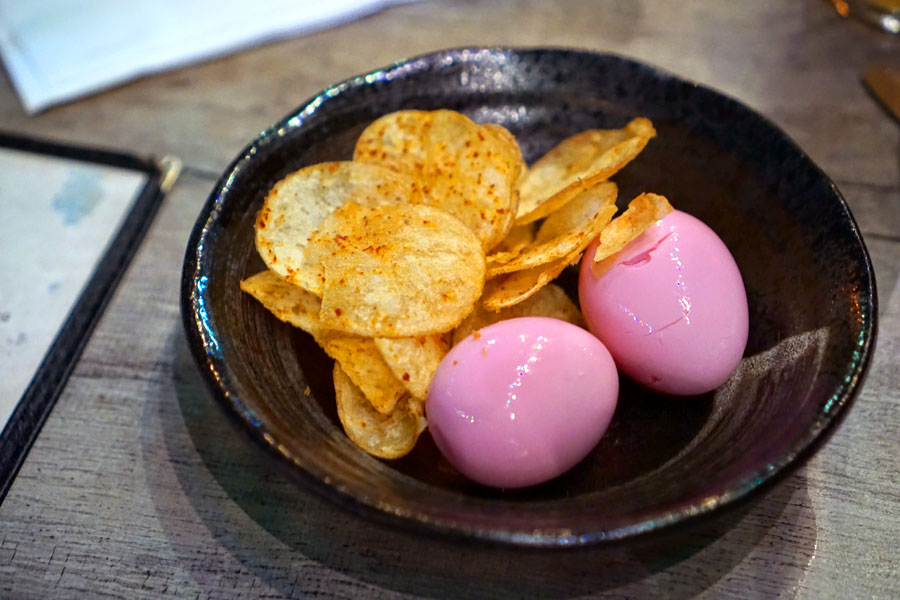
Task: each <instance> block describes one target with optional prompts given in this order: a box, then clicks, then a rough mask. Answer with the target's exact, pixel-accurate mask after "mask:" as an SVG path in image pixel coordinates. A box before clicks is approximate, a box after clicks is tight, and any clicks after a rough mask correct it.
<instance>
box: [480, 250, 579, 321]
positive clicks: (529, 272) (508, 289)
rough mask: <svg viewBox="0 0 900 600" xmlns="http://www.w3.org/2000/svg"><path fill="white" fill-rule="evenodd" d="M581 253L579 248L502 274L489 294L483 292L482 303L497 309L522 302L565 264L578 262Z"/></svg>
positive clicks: (565, 265)
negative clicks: (536, 264)
mask: <svg viewBox="0 0 900 600" xmlns="http://www.w3.org/2000/svg"><path fill="white" fill-rule="evenodd" d="M581 253H582V251H581V250H579V251H578V252H574V253H572V254H570V255H568V256H565V257H563V258H558V259H556V260H554V261H553V262H549V263H545V264H542V265H538V266H536V267H532V268H530V269H525V270H524V271H515V272H513V273H510V274H509V275H505V276H503V277H502V278H500V279H498V280H497V287H496V288H495V289H494V290H493V291H492V292H491V293H490V294H485V296H484V298H483V299H482V304H483V305H484V307H485V308H486V309H488V310H493V311H497V310H500V309H502V308H508V307H510V306H513V305H516V304H518V303H520V302H524V301H525V300H527V299H528V298H530V297H531V296H533V295H534V294H536V293H537V292H538V290H540V289H541V288H542V287H544V286H545V285H547V284H548V283H550V282H551V281H553V280H554V279H555V278H556V276H557V275H559V274H560V273H562V271H563V269H565V268H566V267H567V266H569V265H571V264H574V263H576V262H578V259H579V258H581Z"/></svg>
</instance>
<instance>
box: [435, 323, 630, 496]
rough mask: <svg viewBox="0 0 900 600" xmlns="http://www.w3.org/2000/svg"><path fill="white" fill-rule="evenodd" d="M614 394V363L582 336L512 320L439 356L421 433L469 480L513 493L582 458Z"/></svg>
mask: <svg viewBox="0 0 900 600" xmlns="http://www.w3.org/2000/svg"><path fill="white" fill-rule="evenodd" d="M618 391H619V380H618V373H617V371H616V367H615V364H614V363H613V360H612V357H611V356H610V354H609V352H608V351H607V349H606V347H605V346H604V345H603V344H602V343H601V342H600V341H599V340H598V339H597V338H596V337H594V336H593V335H591V334H590V333H589V332H588V331H585V330H584V329H582V328H580V327H576V326H575V325H572V324H570V323H567V322H565V321H560V320H558V319H549V318H542V317H524V318H518V319H510V320H507V321H501V322H499V323H495V324H493V325H489V326H487V327H484V328H483V329H480V330H479V331H477V332H475V333H474V334H472V335H470V336H469V337H467V338H466V339H464V340H463V341H461V342H460V343H458V344H457V345H456V346H454V347H453V349H451V350H450V352H449V353H448V354H447V356H446V357H444V359H443V361H441V364H440V365H439V366H438V369H437V372H436V373H435V375H434V378H433V379H432V382H431V385H430V386H429V389H428V398H427V400H426V414H427V417H428V428H429V431H430V432H431V436H432V438H433V439H434V441H435V443H436V444H437V446H438V448H439V449H440V450H441V453H442V454H443V455H444V456H445V457H446V459H447V460H448V461H449V462H450V463H451V464H452V465H453V466H454V467H456V469H457V470H459V471H460V472H461V473H462V474H463V475H465V476H466V477H468V478H469V479H472V480H473V481H476V482H478V483H481V484H484V485H488V486H492V487H498V488H520V487H525V486H529V485H534V484H537V483H541V482H544V481H547V480H549V479H552V478H553V477H556V476H557V475H560V474H562V473H563V472H565V471H567V470H568V469H570V468H571V467H573V466H574V465H575V464H576V463H578V462H579V461H580V460H581V459H582V458H584V457H585V456H586V455H587V454H588V453H589V452H590V451H591V449H592V448H593V447H594V446H595V445H596V444H597V442H598V441H599V440H600V438H601V437H602V436H603V433H604V432H605V431H606V428H607V427H608V425H609V422H610V420H611V419H612V415H613V412H614V411H615V407H616V399H617V395H618Z"/></svg>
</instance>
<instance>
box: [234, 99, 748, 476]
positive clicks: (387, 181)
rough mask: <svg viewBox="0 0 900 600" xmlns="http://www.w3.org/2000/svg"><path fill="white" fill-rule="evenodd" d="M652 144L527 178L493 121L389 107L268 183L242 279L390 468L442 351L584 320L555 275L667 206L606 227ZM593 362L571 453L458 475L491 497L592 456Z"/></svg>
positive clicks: (634, 234) (584, 154)
mask: <svg viewBox="0 0 900 600" xmlns="http://www.w3.org/2000/svg"><path fill="white" fill-rule="evenodd" d="M654 135H655V130H654V129H653V126H652V124H651V123H650V121H649V120H647V119H643V118H638V119H634V120H633V121H631V122H630V123H628V124H627V125H626V126H625V127H623V128H622V129H617V130H591V131H588V132H583V133H581V134H578V135H576V136H573V137H572V138H568V139H566V140H564V141H563V142H562V143H561V144H559V145H558V146H557V147H556V148H554V149H553V150H551V151H550V152H549V153H547V154H546V155H545V156H544V157H542V158H541V159H540V160H538V161H537V162H535V163H534V164H533V165H532V166H531V167H530V168H529V167H528V166H527V165H526V164H525V162H524V160H523V159H522V154H521V151H520V149H519V147H518V144H517V142H516V140H515V138H514V137H513V136H512V134H511V133H510V132H508V131H507V130H506V129H504V128H502V127H500V126H498V125H494V124H485V125H481V124H477V123H475V122H473V121H471V120H470V119H469V118H468V117H465V116H464V115H462V114H460V113H456V112H453V111H448V110H438V111H415V110H408V111H399V112H395V113H390V114H388V115H385V116H384V117H381V118H379V119H377V120H376V121H374V122H373V123H372V124H370V125H369V126H368V127H367V128H366V129H365V130H364V131H363V133H362V134H361V135H360V137H359V139H358V141H357V145H356V149H355V151H354V154H353V160H350V161H338V162H331V163H320V164H317V165H312V166H309V167H306V168H304V169H301V170H299V171H297V172H295V173H292V174H290V175H288V176H287V177H285V178H284V179H282V180H281V181H279V182H278V183H277V184H276V185H275V186H273V188H272V189H271V190H270V192H269V194H268V195H267V197H266V199H265V202H264V204H263V207H262V209H261V210H260V212H259V215H258V218H257V220H256V246H257V250H258V251H259V253H260V256H261V257H262V258H263V261H264V262H265V264H266V266H267V270H266V271H264V272H262V273H259V274H256V275H253V276H251V277H249V278H247V279H245V280H244V281H242V282H241V287H242V289H243V290H244V291H246V292H248V293H250V294H251V295H253V296H254V297H255V298H257V299H258V300H259V301H260V302H261V303H262V304H263V305H264V306H265V307H266V308H267V309H269V310H270V311H271V312H272V313H273V314H274V315H275V316H277V317H278V318H280V319H282V320H284V321H287V322H289V323H291V324H293V325H295V326H297V327H300V328H301V329H303V330H304V331H307V332H308V333H310V334H311V335H312V336H313V338H314V339H315V340H316V342H317V343H318V344H319V345H320V346H321V347H322V348H323V349H324V350H325V352H326V353H327V354H328V355H329V356H330V357H332V358H333V359H334V360H335V362H336V366H335V369H334V384H335V389H336V399H337V408H338V416H339V419H340V421H341V423H342V425H343V427H344V430H345V432H346V433H347V435H348V437H349V438H350V439H351V440H352V441H353V442H354V443H355V444H356V445H357V446H359V447H360V448H362V449H363V450H365V451H366V452H369V453H370V454H372V455H374V456H377V457H379V458H384V459H393V458H399V457H401V456H404V455H405V454H406V453H408V452H409V451H410V450H411V449H412V448H413V447H414V446H415V442H416V439H417V438H418V436H419V435H421V433H422V432H423V431H424V429H425V427H426V426H427V421H426V420H427V419H428V418H430V417H429V415H430V414H432V413H433V414H439V412H440V410H441V409H440V408H439V407H440V406H441V401H440V400H437V398H438V397H439V396H440V394H439V393H438V392H436V391H435V389H432V383H433V380H434V378H435V376H436V375H435V374H436V373H441V372H442V371H443V370H444V369H445V365H446V364H448V363H447V361H448V360H450V361H451V362H450V364H451V365H452V360H458V359H450V358H449V357H450V356H451V355H453V353H454V352H455V351H456V352H461V351H462V350H457V349H458V348H465V347H467V346H468V345H469V344H468V342H467V341H466V340H468V339H470V338H474V337H475V336H477V335H479V333H478V330H479V329H480V328H482V327H485V326H489V327H499V328H500V329H499V330H500V331H503V332H507V334H508V335H511V334H509V333H508V332H509V331H510V330H509V329H508V328H509V327H511V326H512V327H515V326H521V325H523V323H524V324H526V325H527V326H528V327H531V326H532V325H533V324H535V323H536V324H537V325H540V326H544V327H546V328H547V329H548V331H547V332H546V333H547V334H550V333H551V330H552V331H553V332H555V331H557V330H559V329H560V328H562V329H563V330H565V331H568V329H567V328H575V327H576V326H580V325H582V323H583V317H582V315H581V313H580V311H579V309H578V308H577V306H575V305H574V303H572V301H571V300H570V299H569V298H568V297H566V295H565V293H564V292H562V291H561V290H560V289H559V288H557V287H555V286H554V285H553V283H552V282H553V280H554V279H555V278H556V277H557V276H558V275H559V274H560V273H561V272H562V271H563V270H564V269H565V268H566V267H567V266H569V265H572V264H575V263H577V262H578V261H579V259H580V258H581V256H582V254H583V253H584V251H585V249H587V248H588V246H589V245H590V244H591V243H592V242H594V240H598V242H597V243H598V244H599V248H600V249H602V250H603V251H606V252H607V254H609V255H611V256H615V254H616V252H618V251H619V250H621V249H622V248H624V247H626V246H628V244H629V243H630V242H632V241H633V240H635V239H636V238H639V236H640V235H641V234H642V232H643V231H644V230H645V229H647V228H648V227H651V226H652V225H653V224H654V223H657V222H658V221H659V220H660V219H662V218H663V217H665V216H666V215H668V214H669V213H671V212H672V210H673V209H672V207H671V206H670V204H669V202H668V201H667V200H666V199H665V198H664V197H662V196H659V195H656V194H652V193H644V194H640V195H639V196H637V197H636V198H634V199H633V200H632V201H631V202H630V203H629V205H628V208H627V209H626V210H625V211H624V212H623V213H622V214H621V215H619V216H618V217H615V214H616V211H617V209H616V199H617V195H618V189H617V187H616V185H615V184H614V183H613V182H611V181H610V180H609V178H610V177H611V176H612V175H614V174H615V173H617V172H618V171H619V170H621V169H622V168H624V167H625V166H626V165H627V164H628V163H629V162H630V161H631V160H633V159H634V158H635V157H636V156H637V155H638V154H639V153H640V151H641V150H642V149H643V148H644V147H645V146H646V144H647V143H648V141H649V140H650V139H651V138H652V137H653V136H654ZM595 247H597V246H595ZM593 252H594V258H596V257H597V256H600V254H601V250H594V251H593ZM745 304H746V301H745ZM535 317H537V318H538V319H536V320H535V319H534V318H535ZM511 318H515V319H514V320H513V321H507V319H511ZM500 321H503V322H504V323H507V324H500V323H498V322H500ZM493 323H497V324H496V325H492V324H493ZM509 323H512V325H509ZM572 324H574V325H572ZM529 331H531V332H532V333H533V331H532V330H529ZM579 331H583V330H579ZM470 333H471V334H472V335H471V336H470V335H469V334H470ZM518 335H520V336H526V337H527V335H526V332H524V331H521V332H519V334H518ZM528 335H531V334H530V333H529V334H528ZM535 335H544V336H545V337H547V336H546V335H545V334H540V333H535ZM577 335H582V334H577ZM583 335H589V334H587V332H584V333H583ZM548 339H549V338H548ZM592 339H596V338H592ZM596 343H597V344H599V345H600V346H601V347H602V346H603V343H602V342H599V341H598V342H596ZM595 345H596V344H595ZM448 352H449V353H450V354H448ZM604 352H605V350H604ZM601 354H602V353H601ZM601 362H603V363H604V364H605V365H606V366H605V367H602V368H601V367H598V368H597V370H598V372H605V373H606V374H605V375H604V376H603V377H602V378H601V379H602V381H604V382H606V384H604V385H605V387H604V388H603V389H604V390H606V391H605V392H604V393H603V394H601V399H600V400H597V401H596V411H595V412H596V413H597V415H600V416H596V415H595V417H593V418H591V419H587V420H586V422H587V423H591V424H592V425H591V426H590V430H591V433H590V434H587V433H585V434H580V435H579V436H577V437H578V438H579V439H580V440H581V442H580V443H579V444H574V443H572V444H571V445H572V448H576V447H577V451H575V452H569V453H568V454H566V457H565V460H559V461H557V468H555V469H548V468H540V469H539V468H537V467H535V468H534V469H533V472H532V473H530V474H529V473H526V471H528V470H527V469H524V468H523V469H521V470H520V471H519V473H520V474H521V476H520V477H518V478H516V477H512V478H507V477H503V476H500V475H499V474H498V475H496V476H495V477H491V476H490V475H487V476H485V475H484V474H483V473H484V471H483V470H482V471H478V472H477V473H476V471H473V470H469V472H470V476H471V477H472V478H473V479H475V480H476V481H480V482H482V483H485V484H487V485H493V486H498V487H521V486H523V485H532V484H535V483H539V482H541V481H544V480H546V479H547V478H550V477H553V476H555V475H558V474H559V473H561V472H562V471H564V470H565V469H567V468H569V467H570V466H572V465H573V464H574V463H575V462H577V461H578V460H579V459H580V458H581V457H583V456H584V455H585V454H586V453H587V452H589V451H590V449H591V447H592V446H593V445H594V444H595V443H596V441H597V439H599V437H600V436H601V435H602V433H603V430H605V428H606V426H607V425H608V423H609V418H611V415H612V409H611V408H610V407H614V406H615V400H614V398H613V399H612V400H610V399H609V396H610V393H609V390H610V389H612V388H611V387H610V386H611V384H610V383H609V382H612V381H617V380H616V378H615V376H614V375H615V369H614V367H612V372H613V375H612V376H611V375H610V374H609V373H610V368H611V367H610V365H611V364H612V363H611V361H605V359H604V361H601ZM454 366H456V365H454ZM500 378H501V379H502V376H500ZM464 379H465V376H463V380H464ZM586 389H587V388H586ZM615 389H618V388H617V384H616V387H615ZM486 396H489V394H486ZM612 396H615V394H612ZM578 397H579V396H578V393H576V394H574V395H573V396H572V398H578ZM488 401H491V400H490V399H488ZM548 401H549V399H548ZM563 412H565V411H561V413H563ZM443 419H445V417H438V421H439V422H440V423H441V425H439V429H440V431H443V432H445V433H444V434H441V433H438V435H437V436H435V439H436V441H437V440H438V439H439V438H441V436H442V435H443V438H442V439H443V442H438V445H439V446H442V447H443V448H444V449H445V452H446V453H447V454H448V458H450V460H451V462H454V459H453V458H451V456H459V452H458V451H455V450H451V449H450V448H451V446H452V447H458V445H455V444H454V440H453V437H454V435H455V434H453V433H451V434H449V435H447V434H446V432H448V431H453V430H454V428H453V427H448V426H447V425H446V423H445V421H444V420H443ZM553 435H554V436H556V437H557V438H558V439H560V440H563V439H566V437H565V435H564V434H561V433H554V434H553ZM538 437H539V436H538ZM532 438H533V439H534V436H532ZM571 439H574V438H571ZM571 439H570V441H571ZM455 464H457V465H458V466H459V467H460V470H461V471H463V472H464V473H465V472H466V471H467V467H466V466H465V464H464V463H463V461H461V460H456V463H455ZM535 464H537V461H535ZM536 473H539V474H536Z"/></svg>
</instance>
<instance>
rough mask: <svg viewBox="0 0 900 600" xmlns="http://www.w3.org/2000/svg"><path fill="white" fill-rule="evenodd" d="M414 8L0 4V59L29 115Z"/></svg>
mask: <svg viewBox="0 0 900 600" xmlns="http://www.w3.org/2000/svg"><path fill="white" fill-rule="evenodd" d="M410 1H414V0H2V3H0V4H2V8H0V52H2V55H3V61H4V63H5V64H6V69H7V71H8V73H9V75H10V78H11V79H12V82H13V84H14V85H15V87H16V91H17V92H18V93H19V97H20V98H21V100H22V104H23V106H24V107H25V110H26V111H28V112H29V113H35V112H38V111H40V110H43V109H45V108H47V107H49V106H52V105H54V104H59V103H61V102H65V101H68V100H71V99H73V98H77V97H79V96H84V95H86V94H90V93H92V92H95V91H97V90H100V89H103V88H105V87H109V86H112V85H115V84H118V83H121V82H124V81H127V80H130V79H134V78H137V77H140V76H142V75H146V74H149V73H154V72H158V71H162V70H166V69H170V68H172V67H177V66H182V65H185V64H188V63H194V62H199V61H201V60H204V59H208V58H211V57H214V56H220V55H222V54H226V53H229V52H233V51H235V50H238V49H241V48H245V47H248V46H251V45H255V44H260V43H264V42H270V41H273V40H275V39H279V38H285V37H289V36H294V35H298V34H301V33H308V32H310V31H314V30H317V29H322V28H325V27H330V26H334V25H337V24H340V23H343V22H346V21H349V20H352V19H355V18H358V17H360V16H363V15H365V14H370V13H373V12H375V11H377V10H379V9H381V8H383V7H385V6H387V5H390V4H398V3H403V2H410Z"/></svg>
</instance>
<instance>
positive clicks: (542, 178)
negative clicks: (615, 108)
mask: <svg viewBox="0 0 900 600" xmlns="http://www.w3.org/2000/svg"><path fill="white" fill-rule="evenodd" d="M655 135H656V131H655V130H654V129H653V124H652V123H651V122H650V121H649V120H648V119H644V118H638V119H634V120H633V121H631V122H630V123H628V125H626V126H625V128H624V129H592V130H588V131H583V132H581V133H579V134H576V135H574V136H572V137H569V138H566V139H565V140H563V141H562V142H560V143H559V144H558V145H557V146H556V147H554V148H553V149H552V150H550V151H549V152H548V153H547V154H545V155H544V156H542V157H541V158H539V159H538V160H537V161H536V162H535V163H534V164H533V165H532V166H531V168H529V169H528V174H527V175H526V176H525V177H524V178H523V179H522V181H521V182H520V184H519V208H518V211H517V213H516V224H517V225H521V224H524V223H530V222H532V221H536V220H538V219H540V218H543V217H546V216H547V215H548V214H550V213H551V212H553V211H554V210H556V209H558V208H559V207H560V206H563V205H564V204H565V203H566V202H568V201H569V200H571V199H572V198H573V197H575V196H576V195H578V194H579V193H580V192H581V191H583V190H584V189H585V187H591V186H593V185H595V184H596V183H598V182H600V181H604V180H606V179H608V178H609V177H611V176H612V175H614V174H615V173H616V172H618V171H620V170H621V169H622V168H624V167H625V165H627V164H628V163H629V162H631V161H632V160H633V159H634V158H635V157H636V156H637V155H638V154H640V152H641V150H643V149H644V147H645V146H646V145H647V142H648V141H649V140H650V138H652V137H653V136H655Z"/></svg>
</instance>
